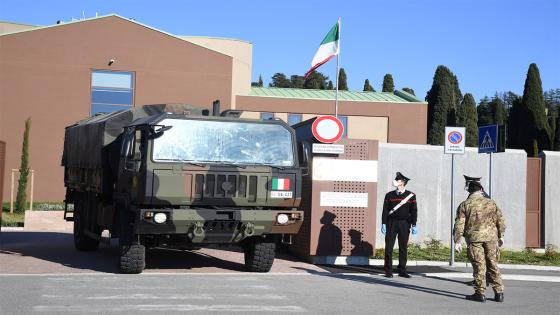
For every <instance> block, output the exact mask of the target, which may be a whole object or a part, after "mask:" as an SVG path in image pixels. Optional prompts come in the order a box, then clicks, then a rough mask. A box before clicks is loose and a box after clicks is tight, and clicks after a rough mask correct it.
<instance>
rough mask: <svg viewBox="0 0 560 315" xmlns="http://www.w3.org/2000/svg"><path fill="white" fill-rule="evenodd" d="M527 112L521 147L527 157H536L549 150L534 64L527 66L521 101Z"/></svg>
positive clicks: (540, 92)
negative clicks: (540, 152)
mask: <svg viewBox="0 0 560 315" xmlns="http://www.w3.org/2000/svg"><path fill="white" fill-rule="evenodd" d="M521 103H522V106H523V108H524V109H525V110H526V111H527V116H526V117H525V123H524V128H523V130H524V131H525V132H523V134H522V145H523V148H524V149H525V151H527V154H528V155H529V156H534V157H537V156H538V154H539V151H541V150H547V149H550V139H551V138H552V137H551V135H550V131H549V129H548V124H547V119H546V113H545V104H544V96H543V90H542V82H541V76H540V73H539V68H538V67H537V65H536V64H534V63H532V64H531V65H529V70H528V71H527V79H526V80H525V87H524V89H523V98H522V100H521Z"/></svg>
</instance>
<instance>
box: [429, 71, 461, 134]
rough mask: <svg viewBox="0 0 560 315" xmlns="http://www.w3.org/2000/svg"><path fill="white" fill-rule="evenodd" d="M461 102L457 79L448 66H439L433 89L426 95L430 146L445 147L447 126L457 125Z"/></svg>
mask: <svg viewBox="0 0 560 315" xmlns="http://www.w3.org/2000/svg"><path fill="white" fill-rule="evenodd" d="M461 100H462V94H461V90H460V89H459V82H458V81H457V77H456V76H455V75H454V74H453V72H451V70H449V68H447V67H446V66H442V65H440V66H438V67H437V69H436V72H435V74H434V80H433V83H432V87H431V89H430V90H429V91H428V94H427V95H426V101H427V102H428V135H427V140H428V143H429V144H434V145H443V137H444V134H445V126H448V125H450V126H452V125H455V109H456V108H457V106H459V105H460V104H461Z"/></svg>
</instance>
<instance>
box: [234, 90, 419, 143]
mask: <svg viewBox="0 0 560 315" xmlns="http://www.w3.org/2000/svg"><path fill="white" fill-rule="evenodd" d="M338 108H339V111H338V113H339V115H344V116H346V115H348V116H353V115H359V116H374V117H387V118H388V120H389V122H388V128H389V130H388V139H387V140H388V142H391V143H408V144H426V133H427V129H426V128H427V114H428V110H427V108H428V104H427V103H382V102H348V101H340V102H339V107H338ZM237 109H240V110H248V111H261V112H288V113H317V114H322V115H326V114H331V115H332V114H333V113H334V101H332V100H310V99H293V98H273V97H258V96H239V95H238V96H237Z"/></svg>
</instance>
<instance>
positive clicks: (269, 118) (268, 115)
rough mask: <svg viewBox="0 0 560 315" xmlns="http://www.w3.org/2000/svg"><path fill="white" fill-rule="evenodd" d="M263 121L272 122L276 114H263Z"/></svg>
mask: <svg viewBox="0 0 560 315" xmlns="http://www.w3.org/2000/svg"><path fill="white" fill-rule="evenodd" d="M261 119H262V120H272V119H274V113H261Z"/></svg>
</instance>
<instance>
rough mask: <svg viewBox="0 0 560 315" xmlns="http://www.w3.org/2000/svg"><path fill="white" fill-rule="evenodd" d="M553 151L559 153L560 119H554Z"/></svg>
mask: <svg viewBox="0 0 560 315" xmlns="http://www.w3.org/2000/svg"><path fill="white" fill-rule="evenodd" d="M554 151H560V117H559V118H558V119H556V133H555V135H554Z"/></svg>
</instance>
